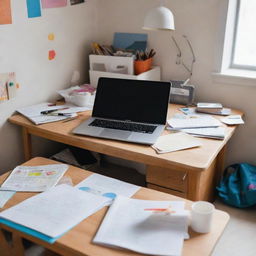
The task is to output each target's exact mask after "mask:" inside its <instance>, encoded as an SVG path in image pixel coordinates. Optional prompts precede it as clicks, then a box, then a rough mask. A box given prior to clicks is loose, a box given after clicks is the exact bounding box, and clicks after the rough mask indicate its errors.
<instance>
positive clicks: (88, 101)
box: [58, 86, 95, 107]
mask: <svg viewBox="0 0 256 256" xmlns="http://www.w3.org/2000/svg"><path fill="white" fill-rule="evenodd" d="M76 89H80V87H79V86H74V87H71V88H69V89H66V90H61V91H58V93H59V94H60V95H61V96H62V97H63V98H64V99H65V102H66V103H71V104H74V105H76V106H79V107H92V106H93V104H94V99H95V93H94V94H91V93H90V92H83V93H76V94H72V95H71V94H70V93H71V92H72V91H74V90H76Z"/></svg>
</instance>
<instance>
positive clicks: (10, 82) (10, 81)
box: [0, 72, 18, 101]
mask: <svg viewBox="0 0 256 256" xmlns="http://www.w3.org/2000/svg"><path fill="white" fill-rule="evenodd" d="M17 89H18V87H17V85H16V76H15V73H14V72H12V73H2V74H0V101H6V100H8V99H11V98H14V97H15V96H16V93H17Z"/></svg>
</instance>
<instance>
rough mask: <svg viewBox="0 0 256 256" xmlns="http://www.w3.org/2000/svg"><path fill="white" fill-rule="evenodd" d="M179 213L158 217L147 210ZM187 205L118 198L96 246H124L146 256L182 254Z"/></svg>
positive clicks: (111, 208)
mask: <svg viewBox="0 0 256 256" xmlns="http://www.w3.org/2000/svg"><path fill="white" fill-rule="evenodd" d="M168 207H171V209H172V210H174V211H176V212H177V213H174V214H171V215H169V214H164V215H163V214H158V213H152V212H149V211H145V209H146V208H168ZM183 209H184V202H179V201H177V202H167V201H149V200H138V199H129V198H125V197H117V198H116V199H115V201H114V203H113V205H112V206H111V207H110V209H109V211H108V212H107V214H106V216H105V218H104V220H103V222H102V224H101V226H100V228H99V230H98V232H97V234H96V236H95V238H94V239H93V242H94V243H97V244H101V245H105V246H110V247H113V246H114V247H119V248H120V247H121V248H126V249H129V250H132V251H136V252H139V253H144V254H146V255H166V256H168V255H170V256H173V255H181V252H182V248H183V242H184V237H185V236H186V235H185V234H186V233H187V227H188V223H187V219H188V216H187V214H183V213H181V212H182V211H183Z"/></svg>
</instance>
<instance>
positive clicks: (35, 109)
mask: <svg viewBox="0 0 256 256" xmlns="http://www.w3.org/2000/svg"><path fill="white" fill-rule="evenodd" d="M63 108H66V109H65V110H61V109H63ZM58 109H59V111H57V113H61V114H70V115H69V116H51V115H42V114H41V112H42V111H47V110H58ZM88 109H89V108H87V107H77V106H75V105H72V104H65V105H58V106H55V105H54V106H53V105H52V104H51V103H47V102H46V103H41V104H37V105H32V106H28V107H23V108H19V109H17V110H16V111H17V112H19V113H20V114H22V115H24V116H25V117H27V118H28V119H29V120H30V121H32V122H33V123H34V124H45V123H51V122H57V121H61V120H64V119H67V118H71V117H75V116H77V114H76V113H77V112H82V111H86V110H88ZM55 113H56V112H55Z"/></svg>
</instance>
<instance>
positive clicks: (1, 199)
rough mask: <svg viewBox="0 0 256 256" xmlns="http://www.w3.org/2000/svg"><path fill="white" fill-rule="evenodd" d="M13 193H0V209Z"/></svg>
mask: <svg viewBox="0 0 256 256" xmlns="http://www.w3.org/2000/svg"><path fill="white" fill-rule="evenodd" d="M15 193H16V192H15V191H0V208H2V207H4V205H5V204H6V203H7V202H8V201H9V200H10V199H11V198H12V197H13V195H14V194H15Z"/></svg>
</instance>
